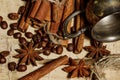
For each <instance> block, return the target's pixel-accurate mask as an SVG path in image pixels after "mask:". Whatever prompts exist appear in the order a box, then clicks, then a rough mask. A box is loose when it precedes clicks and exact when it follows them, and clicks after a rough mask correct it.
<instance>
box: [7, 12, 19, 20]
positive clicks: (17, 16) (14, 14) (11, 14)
mask: <svg viewBox="0 0 120 80" xmlns="http://www.w3.org/2000/svg"><path fill="white" fill-rule="evenodd" d="M8 17H9V18H10V19H11V20H17V19H18V18H19V15H18V14H17V13H9V14H8Z"/></svg>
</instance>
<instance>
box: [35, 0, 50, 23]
mask: <svg viewBox="0 0 120 80" xmlns="http://www.w3.org/2000/svg"><path fill="white" fill-rule="evenodd" d="M49 9H50V2H49V1H48V0H42V2H41V5H40V6H39V9H38V11H37V13H36V15H35V17H34V18H35V19H37V20H39V21H43V20H45V18H46V15H47V13H48V12H49Z"/></svg>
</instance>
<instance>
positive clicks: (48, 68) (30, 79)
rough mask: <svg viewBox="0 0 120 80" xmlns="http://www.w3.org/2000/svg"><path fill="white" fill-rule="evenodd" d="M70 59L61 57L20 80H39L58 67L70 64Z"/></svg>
mask: <svg viewBox="0 0 120 80" xmlns="http://www.w3.org/2000/svg"><path fill="white" fill-rule="evenodd" d="M68 60H69V58H68V57H67V56H66V55H65V56H61V57H59V58H57V59H56V60H54V61H52V62H50V63H48V64H46V65H44V66H43V67H41V68H39V69H37V70H35V71H33V72H31V73H29V74H27V75H26V76H24V77H22V78H20V79H18V80H38V79H40V78H41V77H43V76H45V75H46V74H48V73H49V72H51V71H52V70H54V69H56V68H57V67H59V66H61V65H64V64H66V63H67V62H68Z"/></svg>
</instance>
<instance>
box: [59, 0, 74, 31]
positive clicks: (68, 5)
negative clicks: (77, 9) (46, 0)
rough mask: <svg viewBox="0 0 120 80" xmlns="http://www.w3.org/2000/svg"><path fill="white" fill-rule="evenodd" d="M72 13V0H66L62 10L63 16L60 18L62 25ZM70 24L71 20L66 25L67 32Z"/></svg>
mask: <svg viewBox="0 0 120 80" xmlns="http://www.w3.org/2000/svg"><path fill="white" fill-rule="evenodd" d="M73 11H74V0H67V1H66V4H65V8H64V14H63V17H62V23H63V21H64V20H65V19H66V18H67V17H68V16H69V15H70V14H71V13H72V12H73ZM71 24H72V20H71V21H70V22H69V23H68V26H67V31H68V32H71ZM61 28H62V26H61Z"/></svg>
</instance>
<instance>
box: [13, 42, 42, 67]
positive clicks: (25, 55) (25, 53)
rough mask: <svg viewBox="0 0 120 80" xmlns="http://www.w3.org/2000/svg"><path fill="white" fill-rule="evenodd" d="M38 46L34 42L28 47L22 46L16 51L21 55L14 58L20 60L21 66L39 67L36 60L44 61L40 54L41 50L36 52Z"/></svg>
mask: <svg viewBox="0 0 120 80" xmlns="http://www.w3.org/2000/svg"><path fill="white" fill-rule="evenodd" d="M36 47H37V45H35V46H34V43H33V42H29V43H28V45H24V44H23V45H22V47H21V49H16V51H17V52H18V53H19V54H17V55H15V56H13V57H14V58H20V62H19V64H30V63H31V64H32V65H35V66H36V65H37V64H36V60H43V58H42V57H41V56H39V54H40V53H41V51H40V50H35V49H36Z"/></svg>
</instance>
